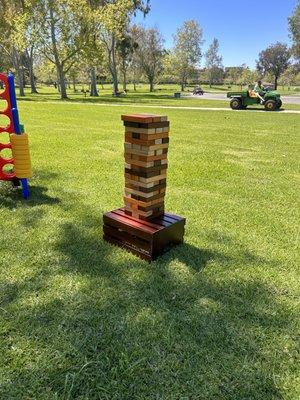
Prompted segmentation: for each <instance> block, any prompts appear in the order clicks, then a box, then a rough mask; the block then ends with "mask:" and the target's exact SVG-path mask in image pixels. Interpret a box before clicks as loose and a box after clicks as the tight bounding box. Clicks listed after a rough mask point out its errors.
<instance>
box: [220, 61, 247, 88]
mask: <svg viewBox="0 0 300 400" xmlns="http://www.w3.org/2000/svg"><path fill="white" fill-rule="evenodd" d="M246 68H247V66H246V64H242V65H240V66H238V67H226V68H225V81H226V83H227V84H230V85H232V84H233V85H237V84H238V83H239V80H240V77H241V74H242V73H243V71H244V69H246Z"/></svg>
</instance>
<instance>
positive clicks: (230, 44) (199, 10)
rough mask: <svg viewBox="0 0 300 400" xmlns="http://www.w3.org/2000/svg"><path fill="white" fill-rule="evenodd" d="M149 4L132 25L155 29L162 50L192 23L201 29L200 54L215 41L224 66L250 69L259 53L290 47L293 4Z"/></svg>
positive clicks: (202, 0)
mask: <svg viewBox="0 0 300 400" xmlns="http://www.w3.org/2000/svg"><path fill="white" fill-rule="evenodd" d="M150 1H151V11H150V13H149V14H148V15H147V16H146V18H145V19H144V18H143V17H142V16H141V15H138V16H137V17H136V21H135V22H138V23H142V24H143V25H144V26H146V27H150V26H156V27H158V28H159V29H160V31H161V32H162V34H163V37H164V39H165V47H166V48H171V47H172V44H173V34H174V33H175V32H176V30H177V28H178V27H180V26H181V25H182V23H183V22H184V21H186V20H188V19H195V20H197V21H198V22H199V24H200V26H201V27H202V29H203V38H204V40H205V43H204V45H203V52H205V51H206V50H207V47H208V46H209V44H210V43H211V42H212V40H213V38H214V37H216V38H217V39H218V40H219V43H220V54H221V55H222V56H223V65H224V66H235V65H241V64H243V63H246V64H247V65H248V66H249V67H250V68H254V67H255V60H256V59H257V58H258V54H259V52H260V51H261V50H264V49H265V48H266V47H268V46H269V45H270V44H272V43H276V42H277V41H279V42H284V43H287V44H290V43H291V42H290V38H289V31H288V22H287V18H288V17H289V16H290V15H291V14H292V12H293V9H294V8H295V5H296V4H297V0H150ZM203 64H204V63H203V60H202V65H203Z"/></svg>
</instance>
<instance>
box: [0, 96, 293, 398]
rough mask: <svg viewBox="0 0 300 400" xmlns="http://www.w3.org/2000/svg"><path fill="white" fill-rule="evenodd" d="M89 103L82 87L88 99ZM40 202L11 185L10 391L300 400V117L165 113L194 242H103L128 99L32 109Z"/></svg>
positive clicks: (6, 300) (6, 345)
mask: <svg viewBox="0 0 300 400" xmlns="http://www.w3.org/2000/svg"><path fill="white" fill-rule="evenodd" d="M78 96H80V95H78ZM19 104H20V114H21V119H22V120H23V122H24V123H25V126H26V128H27V131H28V133H29V134H30V141H31V152H32V161H33V169H34V177H33V179H32V180H31V192H32V196H31V199H30V200H29V201H28V202H24V201H23V200H22V199H21V197H20V194H19V192H18V191H17V192H16V191H12V190H11V189H10V187H9V185H7V184H3V183H0V230H1V242H0V257H1V258H0V259H1V268H0V398H1V399H5V400H10V399H38V400H44V399H47V400H50V399H51V400H52V399H53V400H54V399H107V400H112V399H116V400H120V399H128V400H131V399H140V400H145V399H155V400H157V399H164V400H165V399H170V400H175V399H176V400H177V399H193V400H194V399H195V400H198V399H200V400H246V399H247V400H269V399H272V400H273V399H274V400H275V399H276V400H277V399H278V400H279V399H287V400H297V399H299V397H300V381H299V376H300V374H299V372H300V371H299V361H300V360H299V347H298V346H299V311H300V310H299V294H300V293H299V275H298V274H299V269H298V268H297V246H296V244H297V242H296V241H297V232H298V230H297V225H298V222H299V213H298V207H297V202H298V195H299V190H298V188H299V186H297V177H299V170H298V167H299V141H298V132H299V116H298V115H292V114H291V115H288V114H278V113H253V112H251V111H250V112H249V113H248V112H247V113H246V112H241V113H233V112H230V111H228V112H227V111H225V112H223V111H218V112H214V111H199V110H161V109H159V108H157V109H147V107H146V106H145V108H141V109H139V112H147V111H150V112H156V113H162V112H163V113H167V114H168V117H169V119H170V121H171V139H170V149H169V172H168V190H167V197H166V208H167V210H168V211H170V212H173V213H177V214H179V215H182V216H185V217H186V219H187V225H186V235H185V244H184V245H181V246H179V247H176V248H174V249H173V250H172V251H170V252H169V253H167V254H166V255H164V256H163V257H161V258H160V259H159V260H158V261H156V262H155V263H153V264H151V265H149V264H147V263H146V262H143V261H141V260H139V259H138V258H136V257H135V256H133V255H131V254H129V253H127V252H126V251H123V250H122V249H119V248H115V247H112V246H110V245H108V244H106V243H105V242H104V241H103V240H102V214H103V213H104V212H106V211H109V210H111V209H114V208H117V207H120V206H122V194H123V185H124V182H123V127H122V123H121V121H120V114H121V113H124V112H137V109H136V108H130V107H124V108H122V107H110V106H102V107H96V106H95V105H93V104H85V105H82V104H72V103H61V104H52V103H35V102H25V101H23V102H20V103H19Z"/></svg>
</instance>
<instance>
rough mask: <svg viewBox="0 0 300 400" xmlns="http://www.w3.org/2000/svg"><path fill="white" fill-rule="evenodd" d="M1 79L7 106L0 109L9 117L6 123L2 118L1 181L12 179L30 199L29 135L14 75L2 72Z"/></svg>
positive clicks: (0, 113) (0, 97) (0, 136)
mask: <svg viewBox="0 0 300 400" xmlns="http://www.w3.org/2000/svg"><path fill="white" fill-rule="evenodd" d="M0 81H1V82H2V84H3V90H1V89H0V99H2V100H4V101H5V102H6V105H5V108H4V109H3V110H0V117H1V116H4V119H6V118H5V117H7V119H8V122H6V121H4V123H3V122H1V120H0V181H1V180H2V181H11V182H12V183H13V186H21V187H22V194H23V197H24V199H28V198H29V186H28V178H30V177H31V176H32V171H31V161H30V151H29V143H28V135H27V134H26V133H24V126H23V125H21V124H20V122H19V113H18V108H17V99H16V93H15V83H14V76H13V75H12V74H8V75H5V74H1V73H0ZM2 119H3V117H2ZM5 136H7V139H6V140H5ZM3 139H4V141H3ZM6 149H8V150H10V151H11V155H10V156H8V157H7V156H5V155H4V154H3V150H6Z"/></svg>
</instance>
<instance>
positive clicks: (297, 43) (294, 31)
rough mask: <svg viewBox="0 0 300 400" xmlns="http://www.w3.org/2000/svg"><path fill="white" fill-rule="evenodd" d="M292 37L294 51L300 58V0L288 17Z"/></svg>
mask: <svg viewBox="0 0 300 400" xmlns="http://www.w3.org/2000/svg"><path fill="white" fill-rule="evenodd" d="M288 22H289V29H290V32H291V37H292V40H293V42H294V46H293V53H294V55H295V57H296V58H298V59H299V60H300V1H298V4H297V5H296V7H295V10H294V12H293V15H292V16H291V17H290V18H289V19H288Z"/></svg>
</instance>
